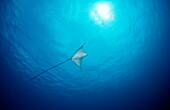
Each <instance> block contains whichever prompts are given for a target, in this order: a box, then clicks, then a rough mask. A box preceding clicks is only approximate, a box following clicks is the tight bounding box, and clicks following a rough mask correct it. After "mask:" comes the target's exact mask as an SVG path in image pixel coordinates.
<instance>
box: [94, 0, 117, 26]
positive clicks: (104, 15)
mask: <svg viewBox="0 0 170 110" xmlns="http://www.w3.org/2000/svg"><path fill="white" fill-rule="evenodd" d="M111 6H112V5H111V3H108V2H106V3H103V2H102V3H101V2H99V3H97V4H95V6H94V7H93V9H92V11H91V16H92V18H93V19H94V20H95V22H97V23H99V24H101V23H103V22H107V21H112V20H113V19H114V14H113V10H112V9H113V7H111Z"/></svg>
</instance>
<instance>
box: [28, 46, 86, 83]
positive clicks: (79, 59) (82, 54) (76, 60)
mask: <svg viewBox="0 0 170 110" xmlns="http://www.w3.org/2000/svg"><path fill="white" fill-rule="evenodd" d="M85 44H86V43H84V44H83V45H82V46H81V47H80V48H79V49H78V50H77V51H76V52H75V53H74V55H73V56H72V57H71V58H69V59H67V60H65V61H63V62H61V63H58V64H57V65H55V66H53V67H51V68H49V69H47V70H45V71H43V72H41V73H39V74H38V75H36V76H34V77H32V78H31V79H30V80H33V79H34V78H36V77H38V76H40V75H42V74H44V73H46V72H47V71H49V70H51V69H53V68H55V67H57V66H59V65H61V64H63V63H66V62H67V61H69V60H72V61H73V62H74V63H75V64H76V65H77V66H78V67H79V68H80V69H81V62H82V59H83V58H84V57H86V56H87V53H85V52H84V51H83V46H84V45H85Z"/></svg>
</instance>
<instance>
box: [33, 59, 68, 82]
mask: <svg viewBox="0 0 170 110" xmlns="http://www.w3.org/2000/svg"><path fill="white" fill-rule="evenodd" d="M69 60H71V58H69V59H67V60H65V61H63V62H61V63H59V64H57V65H55V66H53V67H51V68H49V69H47V70H45V71H43V72H41V73H39V74H38V75H36V76H34V77H32V78H31V79H30V80H33V79H34V78H36V77H38V76H40V75H42V74H44V73H46V72H47V71H49V70H51V69H53V68H55V67H57V66H59V65H61V64H63V63H65V62H67V61H69Z"/></svg>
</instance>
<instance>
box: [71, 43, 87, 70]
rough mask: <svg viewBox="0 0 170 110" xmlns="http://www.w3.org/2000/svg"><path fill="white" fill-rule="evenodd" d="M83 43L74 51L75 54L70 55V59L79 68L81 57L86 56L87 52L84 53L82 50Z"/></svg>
mask: <svg viewBox="0 0 170 110" xmlns="http://www.w3.org/2000/svg"><path fill="white" fill-rule="evenodd" d="M84 45H85V44H83V45H82V46H81V47H80V48H79V49H78V50H77V51H76V52H75V54H74V55H73V56H72V58H71V59H72V61H74V63H75V64H76V65H77V66H78V67H80V68H81V62H82V59H83V58H84V57H86V56H87V53H85V52H84V51H83V46H84Z"/></svg>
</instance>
